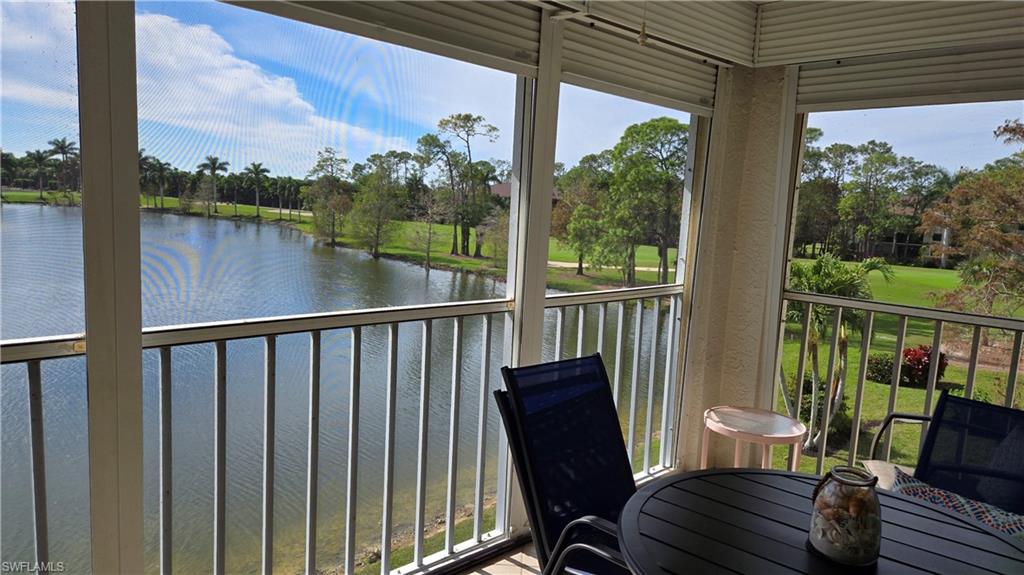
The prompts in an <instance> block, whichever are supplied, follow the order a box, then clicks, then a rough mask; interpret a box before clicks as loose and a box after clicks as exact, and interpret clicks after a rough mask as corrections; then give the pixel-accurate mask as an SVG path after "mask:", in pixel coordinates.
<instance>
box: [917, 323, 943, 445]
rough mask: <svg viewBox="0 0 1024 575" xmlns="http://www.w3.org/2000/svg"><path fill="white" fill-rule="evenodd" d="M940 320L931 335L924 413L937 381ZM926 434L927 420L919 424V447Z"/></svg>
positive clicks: (927, 410)
mask: <svg viewBox="0 0 1024 575" xmlns="http://www.w3.org/2000/svg"><path fill="white" fill-rule="evenodd" d="M941 348H942V320H935V332H934V335H933V336H932V355H931V357H930V358H929V361H928V385H927V386H926V387H925V391H924V411H923V413H924V414H925V415H931V414H932V395H933V394H934V393H935V386H936V384H937V383H938V381H939V358H940V357H942V356H941V355H940V354H941V351H940V350H941ZM927 435H928V422H927V421H926V422H924V423H922V424H921V440H920V445H919V447H918V448H919V449H923V448H924V438H925V437H926V436H927Z"/></svg>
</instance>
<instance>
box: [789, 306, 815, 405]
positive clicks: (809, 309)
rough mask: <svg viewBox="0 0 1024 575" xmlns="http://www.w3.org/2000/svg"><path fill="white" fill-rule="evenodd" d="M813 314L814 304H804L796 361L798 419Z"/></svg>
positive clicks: (801, 403) (801, 402)
mask: <svg viewBox="0 0 1024 575" xmlns="http://www.w3.org/2000/svg"><path fill="white" fill-rule="evenodd" d="M813 315H814V304H813V303H810V302H808V303H806V304H804V321H803V326H802V328H801V329H802V331H801V332H800V357H799V358H797V361H796V383H795V384H794V387H795V388H796V405H795V406H794V407H793V409H794V410H796V418H797V419H800V408H801V407H802V406H803V399H804V374H806V373H807V342H808V339H809V338H810V336H811V317H812V316H813Z"/></svg>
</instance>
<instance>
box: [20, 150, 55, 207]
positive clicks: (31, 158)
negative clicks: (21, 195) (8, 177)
mask: <svg viewBox="0 0 1024 575" xmlns="http://www.w3.org/2000/svg"><path fill="white" fill-rule="evenodd" d="M51 157H53V152H52V151H50V150H33V151H31V152H26V153H25V159H27V160H28V163H29V165H30V166H31V167H32V170H33V175H35V177H36V182H37V184H38V185H39V199H40V200H41V199H43V181H44V180H45V178H46V172H47V169H48V168H49V167H50V166H49V163H50V158H51Z"/></svg>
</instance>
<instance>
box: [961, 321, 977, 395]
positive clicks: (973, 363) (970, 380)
mask: <svg viewBox="0 0 1024 575" xmlns="http://www.w3.org/2000/svg"><path fill="white" fill-rule="evenodd" d="M980 346H981V326H980V325H976V326H974V335H973V336H971V360H970V362H968V364H967V382H966V387H965V388H964V397H966V398H967V399H971V398H973V397H974V377H975V375H976V374H977V371H978V349H979V348H980Z"/></svg>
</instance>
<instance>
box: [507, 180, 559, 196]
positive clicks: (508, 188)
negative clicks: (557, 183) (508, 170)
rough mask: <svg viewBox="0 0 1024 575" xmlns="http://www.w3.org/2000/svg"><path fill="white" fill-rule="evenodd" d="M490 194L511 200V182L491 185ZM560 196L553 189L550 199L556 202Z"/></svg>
mask: <svg viewBox="0 0 1024 575" xmlns="http://www.w3.org/2000/svg"><path fill="white" fill-rule="evenodd" d="M491 193H492V194H494V195H495V196H498V197H499V198H502V199H506V200H508V199H512V182H502V183H500V184H492V185H491ZM560 195H561V194H560V193H559V192H558V188H555V189H554V190H553V191H552V192H551V199H552V200H557V199H558V198H559V196H560Z"/></svg>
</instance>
